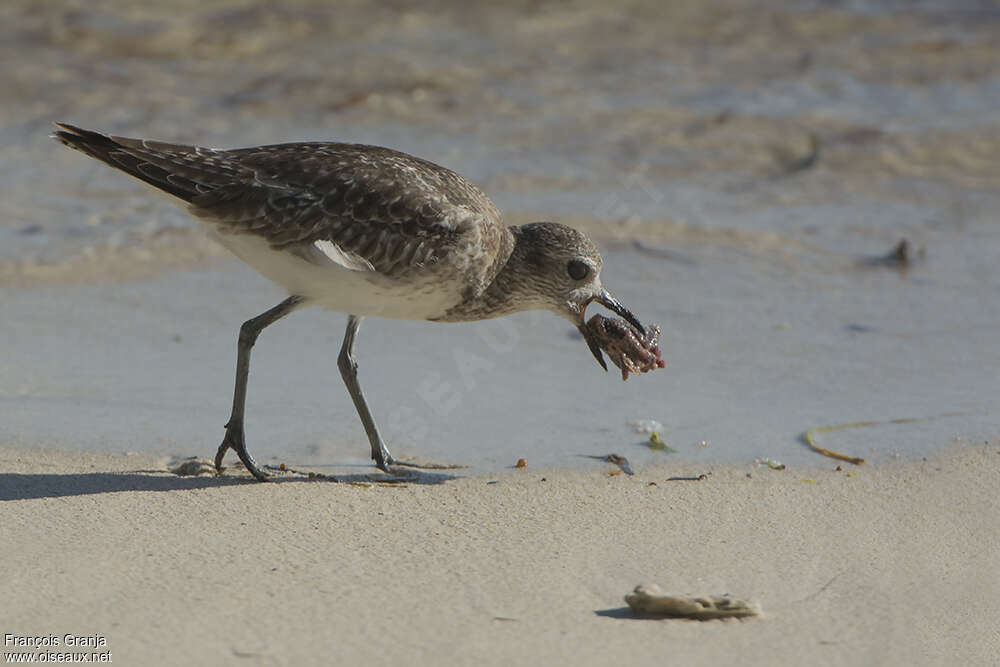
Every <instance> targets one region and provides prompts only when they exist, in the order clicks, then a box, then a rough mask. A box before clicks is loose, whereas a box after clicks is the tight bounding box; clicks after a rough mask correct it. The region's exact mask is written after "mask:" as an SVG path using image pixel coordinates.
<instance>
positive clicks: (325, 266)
mask: <svg viewBox="0 0 1000 667" xmlns="http://www.w3.org/2000/svg"><path fill="white" fill-rule="evenodd" d="M211 235H212V237H213V238H214V239H215V240H217V241H218V242H219V243H221V244H222V245H223V246H225V247H226V248H227V249H229V250H230V251H231V252H232V253H233V254H235V255H236V256H237V257H239V258H240V259H241V260H243V261H244V262H246V263H247V264H249V265H250V266H251V267H253V268H254V269H255V270H256V271H257V272H258V273H260V274H261V275H263V276H264V277H266V278H268V279H269V280H271V281H272V282H274V283H275V284H277V285H279V286H281V287H283V288H284V289H285V290H287V291H288V293H289V294H294V295H298V296H302V297H305V298H306V299H308V300H309V301H311V302H312V303H313V304H315V305H318V306H322V307H324V308H327V309H330V310H336V311H339V312H342V313H350V314H352V315H358V316H372V317H387V318H391V319H399V320H427V319H434V318H438V317H441V316H443V315H444V313H445V312H447V311H448V309H449V308H451V307H452V306H454V305H455V304H457V303H459V302H460V301H461V300H462V296H461V293H462V285H461V281H460V280H458V277H457V276H455V278H451V279H449V278H448V277H447V274H446V273H445V272H436V273H430V272H428V273H420V274H416V275H415V277H412V278H409V279H391V278H388V277H386V276H383V275H381V274H379V273H377V272H375V271H371V270H368V269H366V268H364V267H363V266H357V267H356V268H348V267H347V266H346V265H345V263H344V262H341V261H337V257H336V253H334V254H333V255H332V256H331V253H330V252H329V249H325V248H323V247H322V246H318V247H317V248H315V251H316V252H311V250H312V249H309V250H310V252H308V253H306V254H307V255H308V257H307V256H304V254H303V253H302V252H301V250H300V251H299V252H295V251H293V250H290V249H275V248H272V247H271V245H270V244H269V243H268V242H267V241H266V240H265V239H263V238H261V237H259V236H254V235H253V234H228V233H226V232H223V231H219V230H212V231H211Z"/></svg>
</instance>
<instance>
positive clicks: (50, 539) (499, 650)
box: [0, 442, 1000, 665]
mask: <svg viewBox="0 0 1000 667" xmlns="http://www.w3.org/2000/svg"><path fill="white" fill-rule="evenodd" d="M0 467H2V470H3V471H4V472H3V473H2V474H0V489H2V502H0V507H2V516H3V522H4V540H3V543H2V547H0V549H2V562H4V563H5V569H6V571H7V580H6V582H5V587H4V589H5V595H4V599H5V604H4V605H3V609H2V611H0V627H2V628H3V631H4V632H9V633H13V634H15V635H19V636H23V635H46V636H47V635H54V636H56V637H63V636H64V635H65V634H66V633H71V634H74V635H77V636H84V635H86V636H93V635H97V636H100V637H103V638H105V641H106V646H105V647H104V648H103V649H102V650H110V651H111V652H112V658H113V662H114V663H117V664H161V665H175V664H176V665H180V664H247V665H291V664H319V663H325V664H366V665H382V664H400V663H403V662H407V663H411V664H426V665H430V664H470V665H472V664H475V665H511V664H538V665H542V664H546V665H552V664H587V665H606V664H613V663H621V664H669V663H672V662H674V661H683V662H684V664H720V663H722V664H726V663H732V664H741V665H777V664H811V665H844V664H852V665H888V664H896V665H902V664H907V665H940V664H967V665H985V664H991V663H992V661H993V660H995V657H996V655H997V651H998V650H1000V641H998V637H997V633H996V618H995V614H994V610H995V600H996V599H997V595H998V594H1000V580H998V578H997V576H996V572H997V571H998V570H1000V552H998V551H997V549H996V544H998V541H1000V512H998V509H1000V507H998V505H1000V502H998V500H997V495H996V481H997V479H998V478H1000V477H998V476H1000V447H998V444H997V443H995V442H993V443H988V444H985V445H980V446H976V447H971V446H969V447H965V448H962V449H958V450H955V451H951V452H949V453H948V454H946V455H943V456H941V457H939V458H936V459H932V460H929V461H922V462H911V463H900V464H886V465H881V466H876V467H872V466H867V467H866V466H863V467H857V468H855V467H851V470H842V471H839V472H838V471H836V470H835V465H834V462H830V463H829V464H825V465H823V466H822V467H816V468H812V469H810V468H789V469H786V470H782V471H776V470H771V469H769V468H762V467H756V466H730V467H721V468H714V469H711V470H704V469H701V468H681V469H679V468H677V467H672V466H644V467H642V468H640V469H639V470H637V471H636V474H635V475H634V476H632V477H629V476H626V475H623V474H611V473H612V472H613V471H614V468H613V466H610V465H608V466H607V469H606V470H600V471H589V472H584V471H545V470H536V469H533V468H532V467H531V466H530V464H529V466H528V467H527V468H526V469H523V470H511V471H510V472H507V473H502V474H500V475H496V476H492V477H481V476H471V477H461V478H454V479H448V476H445V475H435V474H430V473H424V474H421V475H420V476H419V477H417V478H415V479H414V480H413V481H411V482H410V483H408V484H406V485H398V486H389V485H378V484H376V485H367V486H366V485H363V484H361V482H363V481H364V480H365V479H366V475H364V474H362V473H359V474H358V475H356V476H354V477H352V478H350V481H353V482H355V483H353V484H352V483H333V482H327V481H316V480H300V479H284V480H281V481H279V482H278V483H268V484H261V483H252V482H250V481H247V480H245V479H244V478H241V477H239V475H238V473H235V474H234V475H233V476H228V475H227V476H224V477H214V476H204V477H178V476H175V475H173V474H170V473H168V472H166V468H165V463H164V461H162V460H158V459H154V458H148V457H144V456H140V455H136V456H121V457H115V456H108V455H85V454H79V453H58V452H52V451H47V452H37V451H25V450H21V449H17V448H14V447H3V448H2V449H0ZM844 467H848V466H844ZM702 473H705V474H707V477H708V478H707V479H706V480H704V481H699V482H691V481H667V479H668V478H669V477H671V476H678V475H697V474H702ZM849 473H854V474H849ZM748 475H749V476H748ZM641 583H658V584H659V585H661V586H662V587H663V588H664V589H666V590H668V591H671V592H677V593H691V594H699V595H701V594H704V595H712V594H723V593H729V594H731V595H733V596H734V597H736V598H741V599H746V600H752V601H755V602H757V603H759V604H760V605H761V606H762V608H763V610H764V616H763V617H761V618H756V619H749V620H744V621H736V620H728V621H709V622H698V621H686V620H649V619H635V618H633V617H632V615H631V613H630V611H629V610H628V608H627V607H626V605H625V603H624V601H623V596H624V595H625V594H626V593H627V592H629V591H631V590H632V588H633V587H634V586H636V585H637V584H641ZM5 650H9V649H5Z"/></svg>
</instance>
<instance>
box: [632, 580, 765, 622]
mask: <svg viewBox="0 0 1000 667" xmlns="http://www.w3.org/2000/svg"><path fill="white" fill-rule="evenodd" d="M625 602H627V603H628V606H629V607H631V608H632V612H633V613H635V614H636V615H643V616H663V617H665V618H691V619H695V620H699V621H709V620H713V619H717V618H746V617H748V616H760V614H761V608H760V605H758V604H754V603H750V602H745V601H744V600H734V599H733V598H731V597H728V596H725V595H713V596H709V597H702V596H699V597H694V596H690V595H668V594H666V593H665V592H663V589H661V588H660V587H659V586H657V585H656V584H649V585H645V586H636V587H635V590H634V591H632V592H631V593H629V594H628V595H626V596H625Z"/></svg>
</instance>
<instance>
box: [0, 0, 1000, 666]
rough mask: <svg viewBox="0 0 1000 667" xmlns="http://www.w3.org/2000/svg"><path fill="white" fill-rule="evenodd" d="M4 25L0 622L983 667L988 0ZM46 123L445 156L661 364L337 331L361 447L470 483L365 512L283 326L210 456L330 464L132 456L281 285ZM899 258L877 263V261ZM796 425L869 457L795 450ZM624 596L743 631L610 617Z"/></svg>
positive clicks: (995, 427) (196, 634)
mask: <svg viewBox="0 0 1000 667" xmlns="http://www.w3.org/2000/svg"><path fill="white" fill-rule="evenodd" d="M0 22H2V23H3V25H4V26H5V28H6V30H7V33H6V37H7V38H6V39H4V40H2V41H0V54H2V55H4V56H5V58H4V60H5V62H7V63H9V64H10V66H9V67H5V68H3V70H2V71H0V87H2V88H3V90H4V91H5V93H6V94H5V95H4V96H3V99H2V100H0V179H2V181H3V184H4V186H5V187H4V193H3V197H2V198H0V307H2V312H3V315H2V317H0V335H2V338H3V343H2V344H0V377H2V381H0V509H2V516H3V523H4V527H3V532H2V534H3V536H4V540H3V541H2V546H0V556H2V559H3V562H4V563H5V564H6V565H7V568H6V569H7V572H8V577H7V580H6V586H5V592H6V597H5V600H4V601H5V604H4V605H2V609H0V628H2V629H3V632H13V633H16V634H21V635H26V634H29V633H31V634H35V633H38V634H49V633H56V634H59V635H61V634H62V633H75V634H77V635H85V634H91V633H96V634H99V635H102V636H105V637H106V638H107V641H108V646H107V647H106V648H107V649H109V650H111V651H112V652H113V653H114V654H115V659H114V661H115V662H120V663H123V664H154V663H155V664H191V663H192V662H193V663H197V664H200V663H206V664H236V663H239V664H262V665H263V664H303V663H310V662H320V661H322V662H336V663H338V664H339V663H343V664H355V663H357V664H361V663H364V664H398V663H399V662H402V661H408V662H412V663H414V664H445V663H447V664H452V663H455V662H462V663H468V664H477V665H482V664H487V665H488V664H561V663H571V662H572V663H578V664H608V663H611V662H623V663H629V664H631V663H636V664H654V663H655V664H663V663H671V662H690V663H698V664H701V663H705V664H707V663H709V662H712V663H718V662H730V663H740V664H750V665H755V664H760V665H772V664H817V665H825V664H829V665H844V664H852V665H854V664H913V665H924V664H926V665H938V664H944V663H946V662H947V663H951V662H959V663H962V664H987V663H990V662H991V661H992V660H993V659H994V656H995V655H996V653H997V651H998V649H1000V646H998V645H997V640H996V639H995V635H996V632H995V620H994V614H993V607H994V606H995V605H994V600H995V599H996V598H997V594H998V593H1000V590H998V584H997V578H996V576H995V574H994V573H995V572H997V571H998V565H1000V562H998V561H997V551H996V549H995V548H994V545H995V544H997V543H998V540H1000V525H998V517H1000V512H998V511H997V510H998V506H997V500H996V494H995V486H996V484H995V480H996V479H997V477H998V473H1000V465H998V462H1000V455H998V450H997V447H998V444H997V434H998V433H1000V414H998V413H997V409H996V401H995V394H996V373H995V369H996V368H997V367H1000V346H998V345H997V343H996V332H997V331H998V330H1000V305H998V302H997V299H996V295H997V294H998V293H1000V292H998V290H1000V274H998V272H997V271H996V257H997V256H998V253H1000V226H998V225H997V224H996V223H997V220H996V211H997V210H1000V194H998V192H1000V169H998V168H997V160H996V155H997V153H998V151H1000V132H998V128H1000V111H998V109H1000V65H998V63H1000V41H998V40H997V35H998V34H1000V30H998V25H1000V14H998V13H997V11H996V8H995V7H993V6H992V5H990V4H989V3H982V2H978V1H977V0H957V1H955V2H950V3H917V5H911V4H906V6H902V5H899V4H898V3H892V2H874V1H873V2H862V3H848V4H847V5H843V4H841V3H826V2H812V1H802V2H786V3H769V4H768V5H767V6H761V5H760V4H759V3H748V4H746V5H739V4H735V5H734V4H733V3H730V2H693V3H671V4H670V5H669V7H668V8H665V7H664V6H663V4H662V3H657V2H645V1H637V2H632V3H629V4H628V5H627V6H620V5H616V6H611V5H608V4H607V3H602V2H596V1H595V2H590V1H588V0H582V1H581V2H576V3H568V4H561V5H544V6H541V7H537V6H535V3H524V4H523V5H511V4H509V3H507V4H505V5H503V6H501V5H494V6H491V7H483V8H479V9H476V10H473V11H469V10H468V9H467V7H466V4H465V3H456V2H449V1H443V2H438V3H434V4H433V6H428V7H426V8H412V7H411V8H405V9H404V8H402V7H392V6H383V5H379V6H376V5H374V4H372V3H367V2H355V3H338V4H337V6H336V7H334V6H333V5H324V4H322V3H319V4H317V3H313V2H288V3H282V4H281V5H277V4H274V3H270V2H263V1H256V0H255V1H252V2H244V1H243V0H212V1H209V2H204V1H201V0H199V1H197V2H195V1H194V0H186V1H185V2H183V3H172V4H170V5H166V4H164V5H162V6H156V5H152V4H147V5H136V4H135V3H131V2H124V0H96V1H94V2H88V3H85V4H75V3H69V2H67V3H37V2H34V1H33V0H13V1H11V2H5V3H3V4H2V6H0ZM58 120H64V121H70V122H74V123H77V124H80V125H82V126H86V127H94V128H97V129H102V130H107V131H110V132H114V133H117V134H123V135H133V136H144V137H152V138H158V139H163V140H168V141H182V142H185V141H186V142H194V143H201V144H206V145H214V146H230V147H235V146H241V145H252V144H260V143H273V142H281V141H295V140H338V141H357V142H364V143H375V144H379V145H387V146H390V147H393V148H397V149H401V150H405V151H408V152H411V153H414V154H416V155H419V156H421V157H424V158H428V159H431V160H434V161H436V162H439V163H441V164H444V165H446V166H449V167H451V168H453V169H456V170H457V171H459V172H460V173H462V174H464V175H466V176H467V177H469V178H470V179H471V180H473V181H474V182H476V183H477V184H479V185H480V186H482V187H483V188H484V190H485V191H486V192H488V193H489V194H490V195H491V197H493V198H494V200H495V201H496V202H497V203H498V204H499V206H500V207H501V208H502V209H503V210H504V211H505V215H506V220H507V221H508V222H509V223H511V224H518V223H522V222H526V221H529V220H537V219H548V220H553V219H554V220H559V221H561V222H565V223H569V224H572V225H574V226H577V227H580V228H582V229H584V230H586V231H587V232H588V233H590V234H591V235H592V236H593V237H594V238H595V239H597V241H598V242H599V243H600V244H601V246H602V248H603V250H604V251H605V259H606V261H605V269H604V278H605V283H606V284H607V285H608V286H609V287H610V288H611V289H612V290H613V291H614V292H616V294H617V295H618V296H619V297H620V298H621V299H622V300H623V301H624V302H625V303H626V304H628V305H629V306H630V307H632V308H633V309H634V310H635V311H636V312H637V313H638V314H639V315H640V317H641V318H642V319H643V320H644V321H649V322H655V323H658V324H660V325H661V326H662V327H663V337H662V339H661V347H662V348H663V352H664V358H665V359H666V361H667V364H668V365H667V368H666V369H665V370H663V371H656V372H655V373H653V374H650V375H646V376H643V377H641V378H633V379H632V380H630V381H629V382H628V383H624V384H623V383H622V382H621V381H620V380H619V379H616V377H615V376H614V375H610V374H609V375H605V374H604V373H602V372H601V371H600V370H599V369H598V368H597V366H596V365H595V364H594V362H593V360H592V359H591V358H590V355H589V353H588V351H587V349H586V346H585V345H584V343H583V342H582V340H580V339H579V338H578V337H576V336H575V335H574V332H573V331H572V330H571V329H569V328H568V327H567V326H566V325H565V323H564V322H562V321H560V320H558V319H557V318H554V317H552V316H551V315H548V314H541V313H539V314H524V315H519V316H516V317H512V318H505V319H504V320H498V321H495V322H492V323H484V324H475V325H463V326H446V325H429V324H423V323H395V322H379V321H375V320H372V321H370V322H366V324H365V330H364V332H363V335H362V339H361V341H360V350H359V359H360V362H361V373H362V378H361V381H362V383H363V384H364V386H365V389H366V393H367V394H368V396H369V400H370V401H371V402H372V404H373V410H374V412H375V415H376V417H377V418H378V419H379V420H380V423H381V425H382V427H383V430H384V431H385V432H386V435H387V436H388V441H389V444H390V447H391V448H392V451H393V452H394V453H395V454H397V455H400V456H403V457H413V458H417V459H420V460H430V461H436V462H442V463H454V464H461V465H464V466H468V467H466V468H462V469H457V470H452V471H448V472H441V473H438V474H436V475H435V474H431V473H426V474H424V475H422V476H421V477H419V478H418V479H414V480H410V481H409V483H408V484H407V485H405V486H402V487H401V486H384V485H375V486H367V485H368V484H371V482H369V481H367V480H368V477H369V476H370V475H375V476H374V477H373V479H383V478H381V477H378V476H377V474H375V473H374V471H373V469H372V468H371V465H370V462H369V461H368V460H367V448H368V446H367V443H366V441H365V439H364V435H363V432H362V430H361V426H360V424H359V423H358V420H357V417H356V415H355V414H354V412H353V409H352V408H351V405H350V402H349V400H348V399H347V396H346V392H345V391H344V389H343V387H342V386H341V382H340V379H339V376H338V374H337V371H336V366H335V354H336V351H337V350H338V349H339V344H340V338H341V335H342V327H343V316H341V315H338V314H330V313H322V312H304V313H301V314H296V315H295V316H294V317H292V318H289V319H288V320H287V321H285V322H282V323H281V324H280V325H279V326H276V327H275V328H274V329H273V330H268V332H267V333H266V334H265V335H264V336H262V338H261V340H260V341H259V343H258V345H257V347H256V350H255V353H254V362H253V372H252V377H251V381H250V390H249V398H248V401H249V407H248V424H247V426H248V441H249V446H250V448H251V451H253V452H254V453H255V454H257V455H258V457H259V458H261V459H262V460H263V461H264V462H265V463H268V464H271V465H278V464H280V463H286V464H287V465H289V466H292V467H295V468H301V469H303V470H310V471H317V472H321V473H324V474H334V475H337V476H338V477H339V478H341V479H347V480H348V481H355V482H362V484H360V485H352V484H334V483H324V482H317V481H305V480H297V479H296V480H284V481H282V482H281V483H277V484H268V485H262V484H250V483H244V482H243V481H242V480H241V479H240V477H239V474H238V471H235V470H233V469H230V470H229V471H227V472H228V474H227V475H226V476H223V477H221V478H220V477H196V478H188V477H185V478H181V477H177V476H174V475H171V474H169V473H167V472H165V470H166V464H165V460H166V459H167V458H168V457H174V458H176V457H187V456H199V457H209V456H211V455H212V454H213V453H214V451H215V448H216V446H217V445H218V442H219V439H220V438H221V437H222V424H223V423H224V422H225V419H226V417H227V416H228V411H229V402H230V397H231V392H232V373H233V365H234V356H235V341H236V334H237V330H238V327H239V324H240V323H241V322H243V321H244V320H245V319H247V318H249V317H251V316H253V315H255V314H257V313H259V312H261V311H263V310H264V309H266V308H268V307H270V306H272V305H274V304H275V303H277V301H278V300H280V299H281V298H282V294H281V293H280V292H279V291H278V290H276V289H275V288H274V287H273V286H271V285H269V284H268V283H267V282H266V281H264V280H263V279H262V278H260V277H259V276H256V275H255V274H253V273H252V271H250V270H249V269H247V268H246V267H243V266H241V265H239V264H238V263H237V262H235V261H234V260H232V259H231V258H229V257H228V256H227V255H225V253H224V252H223V251H222V250H221V249H219V248H218V247H216V246H214V245H212V244H211V243H210V242H208V241H206V239H205V238H204V236H203V233H202V232H201V231H199V230H197V229H196V228H195V227H194V224H193V222H192V221H190V220H189V219H187V218H186V217H185V216H184V214H183V213H182V212H181V211H179V210H177V209H176V208H174V207H171V206H170V205H169V204H167V203H165V202H163V201H161V200H159V199H157V198H155V197H151V196H150V194H149V192H148V191H147V190H146V189H144V188H143V187H142V186H140V185H137V184H135V183H133V182H131V181H130V180H129V179H128V178H126V177H124V176H122V175H120V174H116V173H114V172H112V171H111V170H109V169H106V168H105V167H103V166H101V165H98V164H96V163H93V162H91V161H88V160H86V159H85V158H84V157H82V156H79V155H76V154H74V153H72V152H70V151H67V150H66V149H65V148H63V147H61V146H59V145H57V144H56V143H55V142H53V141H51V140H50V139H48V138H47V136H46V135H47V134H48V133H49V131H50V129H51V126H50V124H51V122H52V121H58ZM901 239H906V240H907V242H908V243H909V247H910V248H911V250H912V252H911V253H910V255H909V257H910V258H911V259H912V260H913V261H912V262H910V263H900V262H898V261H896V262H894V261H887V259H886V258H887V257H888V256H889V253H890V251H891V250H892V249H893V248H894V247H895V246H896V244H897V243H899V241H900V240H901ZM401 340H405V343H406V344H405V345H403V344H401V343H400V341H401ZM638 419H655V420H657V421H659V422H661V423H662V425H663V430H662V431H661V437H662V439H663V440H664V441H665V442H666V443H667V444H668V445H669V446H670V447H672V448H673V449H674V450H675V451H674V452H672V453H668V452H665V451H662V450H656V449H653V448H651V447H650V446H649V441H648V435H647V434H638V433H635V432H634V430H633V429H632V428H631V427H630V425H629V423H630V422H632V421H635V420H638ZM827 427H835V428H833V429H832V430H829V429H828V430H820V431H812V432H813V433H814V434H815V436H816V439H817V441H818V443H819V444H820V445H821V446H824V447H828V448H830V449H834V450H838V451H842V452H844V453H846V454H849V455H853V456H861V457H864V458H866V459H868V461H869V463H868V464H866V465H864V466H860V467H856V466H851V465H849V464H844V463H841V464H839V465H840V466H841V468H842V469H841V470H840V471H837V470H835V468H836V467H837V466H838V462H837V461H834V460H830V459H827V458H824V457H822V456H820V455H818V454H816V453H815V452H813V451H811V450H810V449H809V448H808V447H807V446H806V445H805V443H804V441H803V434H804V433H805V432H807V431H811V430H813V429H817V428H819V429H825V428H827ZM609 453H616V454H620V455H623V456H626V457H627V458H628V459H629V461H630V462H631V463H632V468H633V469H634V470H635V472H636V474H635V475H634V476H632V477H629V476H626V475H609V473H610V472H615V471H616V470H617V468H615V467H614V466H611V465H609V464H607V463H604V462H602V461H601V460H600V459H601V457H603V456H606V455H607V454H609ZM519 458H525V459H526V460H527V468H526V469H525V470H515V469H513V465H514V463H515V461H517V460H518V459H519ZM758 459H769V460H772V461H780V462H781V463H783V464H785V465H786V467H785V469H784V470H772V469H770V468H769V467H767V466H766V465H764V466H761V465H757V464H755V460H758ZM230 461H232V459H230ZM709 473H711V474H709ZM701 474H705V475H706V476H707V479H706V480H705V481H701V482H687V481H676V482H670V481H667V480H668V478H670V477H674V476H687V475H692V476H697V475H701ZM748 474H749V475H750V477H748V476H747V475H748ZM542 478H544V479H545V481H542ZM491 481H496V483H495V484H491V483H490V482H491ZM653 483H655V486H652V485H651V484H653ZM642 583H657V584H659V585H661V586H663V587H664V588H666V589H667V590H669V591H673V592H678V593H692V594H706V595H715V594H721V593H731V594H732V595H733V596H734V597H737V598H744V599H750V600H754V601H756V602H759V603H760V604H761V605H762V606H763V609H764V612H765V616H764V617H763V618H762V619H756V620H749V621H744V622H710V623H697V622H687V621H649V620H634V619H632V618H631V617H629V615H628V613H627V612H626V610H625V609H624V601H623V596H624V595H625V594H626V593H627V592H629V591H630V590H631V589H632V588H633V587H634V586H636V585H637V584H642Z"/></svg>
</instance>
